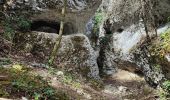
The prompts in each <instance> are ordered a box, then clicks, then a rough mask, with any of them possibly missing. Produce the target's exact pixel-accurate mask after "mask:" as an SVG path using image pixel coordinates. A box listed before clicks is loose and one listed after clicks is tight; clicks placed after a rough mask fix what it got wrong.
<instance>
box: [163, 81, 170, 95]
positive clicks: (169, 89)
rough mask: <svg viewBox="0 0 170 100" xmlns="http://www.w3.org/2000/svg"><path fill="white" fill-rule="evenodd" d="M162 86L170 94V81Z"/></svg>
mask: <svg viewBox="0 0 170 100" xmlns="http://www.w3.org/2000/svg"><path fill="white" fill-rule="evenodd" d="M162 86H163V89H164V90H165V91H167V92H170V81H169V80H167V81H165V82H163V84H162Z"/></svg>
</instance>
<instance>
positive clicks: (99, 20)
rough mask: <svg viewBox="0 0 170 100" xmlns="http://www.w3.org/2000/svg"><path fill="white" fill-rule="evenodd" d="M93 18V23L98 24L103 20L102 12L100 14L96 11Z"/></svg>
mask: <svg viewBox="0 0 170 100" xmlns="http://www.w3.org/2000/svg"><path fill="white" fill-rule="evenodd" d="M94 20H95V25H96V26H99V25H100V23H101V22H102V20H103V14H102V13H101V12H97V13H96V14H95V17H94Z"/></svg>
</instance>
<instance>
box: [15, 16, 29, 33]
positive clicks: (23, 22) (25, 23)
mask: <svg viewBox="0 0 170 100" xmlns="http://www.w3.org/2000/svg"><path fill="white" fill-rule="evenodd" d="M18 27H19V28H20V30H21V31H28V30H29V29H30V27H31V22H30V21H29V20H27V19H26V18H25V17H23V16H21V17H19V18H18Z"/></svg>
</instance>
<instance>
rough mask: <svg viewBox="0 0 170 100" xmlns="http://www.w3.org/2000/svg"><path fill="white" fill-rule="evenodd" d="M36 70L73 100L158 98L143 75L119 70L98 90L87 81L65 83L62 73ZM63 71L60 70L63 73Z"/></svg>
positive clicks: (150, 99) (148, 99)
mask: <svg viewBox="0 0 170 100" xmlns="http://www.w3.org/2000/svg"><path fill="white" fill-rule="evenodd" d="M35 72H36V73H37V74H39V75H41V76H42V77H44V78H48V79H50V80H51V85H52V86H53V87H55V88H56V89H57V90H62V91H64V92H66V93H67V94H68V95H70V96H71V97H72V98H71V100H156V98H155V96H156V94H155V90H153V89H152V88H150V87H149V86H148V85H147V84H146V83H145V81H144V79H143V78H142V77H139V76H137V75H135V74H133V73H130V72H127V71H124V70H119V71H118V73H116V74H115V75H113V76H112V77H109V78H107V79H104V80H103V81H104V88H102V89H101V90H96V89H94V88H93V87H91V86H89V85H88V84H85V83H80V86H79V87H75V86H74V85H75V84H77V83H74V84H72V83H65V82H62V81H61V80H63V78H62V77H64V76H62V75H63V74H62V75H59V76H58V75H57V76H56V75H51V74H50V73H49V72H48V71H47V70H40V69H37V70H35ZM57 73H58V72H57ZM61 73H62V72H60V74H61Z"/></svg>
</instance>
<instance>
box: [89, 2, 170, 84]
mask: <svg viewBox="0 0 170 100" xmlns="http://www.w3.org/2000/svg"><path fill="white" fill-rule="evenodd" d="M153 1H155V0H153ZM155 2H156V3H157V4H156V5H154V4H153V6H152V7H154V10H155V11H154V13H153V15H154V16H155V18H156V21H157V22H159V21H163V20H164V19H166V18H167V17H168V16H169V15H170V11H169V10H168V9H169V7H170V3H169V1H168V0H163V1H155ZM141 8H142V5H141V2H140V1H139V0H132V1H129V0H127V1H126V2H125V1H124V0H119V1H117V0H103V1H102V4H101V5H100V8H99V9H98V12H96V15H95V16H94V18H93V19H92V20H91V21H89V23H88V24H87V26H88V27H87V36H88V37H89V38H90V40H91V44H92V45H93V44H95V45H93V47H94V48H95V50H96V51H100V53H101V54H100V55H99V58H98V59H99V61H102V63H101V62H100V63H98V64H99V69H101V71H102V72H103V73H105V74H106V75H110V74H114V73H115V72H116V69H117V68H121V69H125V70H129V71H132V72H135V73H138V74H143V75H144V76H145V79H146V81H148V83H150V84H151V85H152V86H156V85H157V84H159V83H160V82H161V81H162V80H164V79H165V76H164V74H163V72H162V70H161V68H160V69H159V70H154V68H155V65H156V63H154V62H153V61H152V60H151V59H152V57H151V55H150V52H149V50H148V47H149V46H150V45H149V44H147V42H144V41H146V34H145V27H144V24H143V21H142V18H141ZM99 14H101V16H102V22H100V25H98V26H97V29H98V31H97V32H94V29H96V26H95V23H96V22H98V21H97V20H96V18H97V19H98V18H99V16H98V15H99ZM160 24H161V23H159V24H158V26H159V25H160ZM168 27H169V24H167V25H164V26H163V27H160V28H158V30H157V32H158V34H161V33H162V32H165V31H166V30H167V29H168ZM90 30H91V32H89V31H90ZM153 33H154V32H153V31H149V34H150V35H151V34H153ZM96 34H97V35H96ZM93 37H95V38H96V39H97V40H96V41H95V42H96V43H94V41H93V39H94V38H93ZM96 48H97V49H96ZM101 59H102V60H101ZM110 72H112V73H110Z"/></svg>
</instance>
